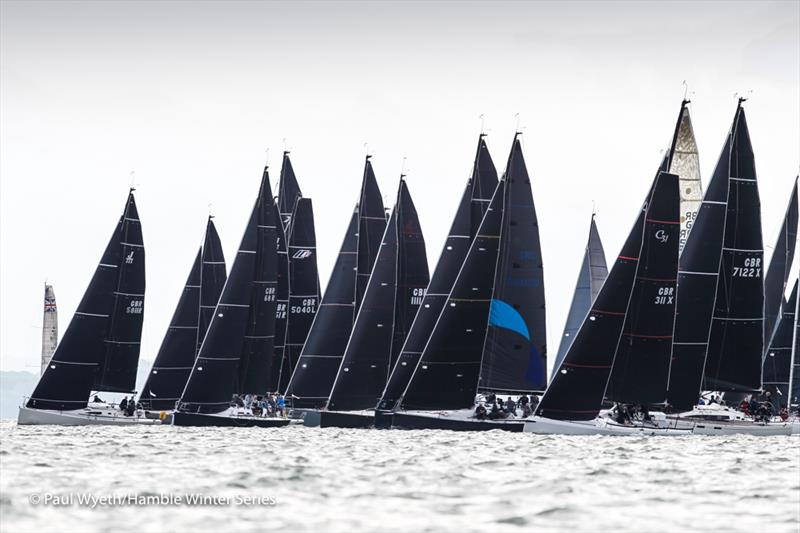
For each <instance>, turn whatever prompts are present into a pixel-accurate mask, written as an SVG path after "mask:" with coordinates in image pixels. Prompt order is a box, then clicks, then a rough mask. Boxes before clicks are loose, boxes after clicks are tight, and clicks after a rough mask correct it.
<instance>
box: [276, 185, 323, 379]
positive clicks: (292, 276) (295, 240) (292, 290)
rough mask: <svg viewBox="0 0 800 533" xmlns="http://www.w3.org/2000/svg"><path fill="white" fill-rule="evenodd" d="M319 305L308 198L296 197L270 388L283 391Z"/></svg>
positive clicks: (315, 240)
mask: <svg viewBox="0 0 800 533" xmlns="http://www.w3.org/2000/svg"><path fill="white" fill-rule="evenodd" d="M318 305H319V275H318V273H317V238H316V235H315V233H314V208H313V206H312V204H311V199H310V198H298V199H297V201H296V202H295V205H294V212H293V213H292V226H291V230H290V234H289V308H288V323H287V330H286V343H285V346H286V348H285V350H284V356H283V358H282V359H281V364H280V367H279V372H278V373H277V374H274V373H273V375H274V376H275V378H274V379H275V381H274V382H273V385H272V387H273V388H272V390H279V391H283V390H286V386H287V385H288V383H289V378H291V377H292V373H293V372H294V368H295V366H297V361H298V359H299V358H300V352H301V350H302V349H303V345H304V344H305V342H306V337H308V331H309V330H310V329H311V324H312V323H313V322H314V316H315V315H316V314H317V306H318Z"/></svg>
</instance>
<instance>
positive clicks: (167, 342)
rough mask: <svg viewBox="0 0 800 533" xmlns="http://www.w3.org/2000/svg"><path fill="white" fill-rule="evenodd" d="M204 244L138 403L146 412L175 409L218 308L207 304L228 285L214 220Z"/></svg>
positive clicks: (208, 224) (210, 220) (210, 224)
mask: <svg viewBox="0 0 800 533" xmlns="http://www.w3.org/2000/svg"><path fill="white" fill-rule="evenodd" d="M203 240H204V242H203V245H202V246H201V247H200V249H199V250H198V252H197V256H196V257H195V260H194V262H193V264H192V268H191V270H190V271H189V277H188V278H187V280H186V283H185V284H184V287H183V291H182V292H181V296H180V299H179V300H178V304H177V306H176V307H175V311H174V313H173V315H172V320H171V321H170V324H169V327H168V328H167V332H166V334H165V335H164V340H163V341H162V342H161V347H160V348H159V350H158V353H157V355H156V359H155V361H154V362H153V368H152V369H151V370H150V373H149V374H148V376H147V381H146V382H145V384H144V387H143V388H142V392H141V394H140V398H139V401H140V402H141V403H142V406H144V408H145V409H153V410H156V409H174V408H175V404H176V403H177V401H178V400H179V399H180V396H181V392H183V389H184V387H186V382H187V380H188V379H189V374H190V372H191V370H192V366H193V365H194V361H195V358H196V357H197V353H198V351H199V350H200V343H202V341H203V337H205V332H206V329H207V328H208V322H210V321H211V317H213V312H214V307H216V305H210V304H208V303H207V302H211V301H213V302H215V304H216V302H217V301H218V300H219V295H220V293H221V292H222V287H223V286H224V284H225V278H226V274H225V259H224V257H223V255H222V247H221V244H220V241H219V236H218V235H217V231H216V228H215V227H214V222H213V221H212V217H208V221H207V222H206V231H205V237H204V239H203ZM209 307H210V309H209ZM209 311H210V312H209ZM198 339H199V340H198Z"/></svg>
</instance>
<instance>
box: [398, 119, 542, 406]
mask: <svg viewBox="0 0 800 533" xmlns="http://www.w3.org/2000/svg"><path fill="white" fill-rule="evenodd" d="M544 339H545V328H544V288H543V284H542V260H541V254H540V253H539V239H538V225H537V221H536V212H535V209H534V206H533V199H532V194H531V188H530V179H529V178H528V173H527V170H526V169H525V161H524V159H523V157H522V146H521V144H520V141H519V134H517V135H516V136H515V137H514V142H513V145H512V148H511V153H510V154H509V158H508V164H507V166H506V171H505V174H504V176H503V179H502V180H500V183H499V184H498V186H497V189H496V190H495V193H494V196H493V198H492V201H491V203H490V206H489V209H488V211H487V212H486V215H485V216H484V218H483V221H482V222H481V225H480V228H479V230H478V232H477V235H476V237H475V239H474V241H473V243H472V245H471V247H470V250H469V252H468V253H467V256H466V259H465V260H464V264H463V265H462V267H461V270H460V272H459V274H458V276H457V278H456V281H455V283H454V285H453V289H452V290H451V291H450V294H449V296H448V298H447V302H446V304H445V306H444V307H443V309H442V311H441V313H440V315H439V319H438V321H437V323H436V325H435V326H434V329H433V332H432V333H431V337H430V339H429V341H428V343H427V345H426V346H425V349H424V350H423V353H422V355H421V356H420V359H419V362H418V364H417V368H416V370H415V372H414V375H413V376H412V378H411V380H410V381H409V384H408V386H407V388H406V390H405V393H404V394H403V398H402V399H401V407H402V408H403V409H409V410H413V409H461V408H468V407H471V406H472V405H473V403H474V400H475V394H476V392H477V391H478V390H479V389H480V390H487V391H488V390H492V391H520V392H527V391H532V390H537V389H538V388H541V387H544V385H545V383H546V379H547V376H546V372H545V368H546V352H545V345H544Z"/></svg>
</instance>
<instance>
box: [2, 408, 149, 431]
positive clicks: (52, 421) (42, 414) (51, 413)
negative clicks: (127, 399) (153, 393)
mask: <svg viewBox="0 0 800 533" xmlns="http://www.w3.org/2000/svg"><path fill="white" fill-rule="evenodd" d="M160 423H161V420H158V419H151V418H145V416H144V413H143V412H142V411H139V412H138V413H136V414H134V415H133V416H125V415H123V414H122V412H121V411H120V410H118V409H113V408H94V407H87V408H85V409H78V410H75V411H55V410H50V409H30V408H28V407H24V406H23V407H20V408H19V416H18V418H17V424H18V425H20V426H36V425H53V426H119V425H131V424H148V425H153V424H160Z"/></svg>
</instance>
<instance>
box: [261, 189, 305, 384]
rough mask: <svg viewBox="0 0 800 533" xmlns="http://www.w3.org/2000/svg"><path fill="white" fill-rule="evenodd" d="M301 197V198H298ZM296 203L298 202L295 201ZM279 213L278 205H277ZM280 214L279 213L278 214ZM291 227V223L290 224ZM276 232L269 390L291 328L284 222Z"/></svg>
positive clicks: (278, 371)
mask: <svg viewBox="0 0 800 533" xmlns="http://www.w3.org/2000/svg"><path fill="white" fill-rule="evenodd" d="M298 199H299V198H298ZM295 205H296V202H295ZM275 212H276V213H278V207H277V205H276V206H275ZM277 216H279V215H277ZM289 227H290V228H291V224H290V225H289ZM275 234H276V238H277V241H278V250H277V256H276V257H277V270H276V273H275V275H276V296H275V300H276V301H275V326H274V328H275V329H274V335H275V337H274V339H273V343H272V344H273V352H272V360H271V361H270V365H269V368H268V370H267V377H266V383H267V391H269V392H277V391H278V390H279V386H280V384H279V381H280V375H281V369H282V365H283V360H284V357H285V355H286V339H287V335H288V328H289V289H290V283H291V280H290V278H289V269H290V260H289V242H288V239H287V234H286V232H285V231H284V228H283V225H282V224H276V228H275Z"/></svg>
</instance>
